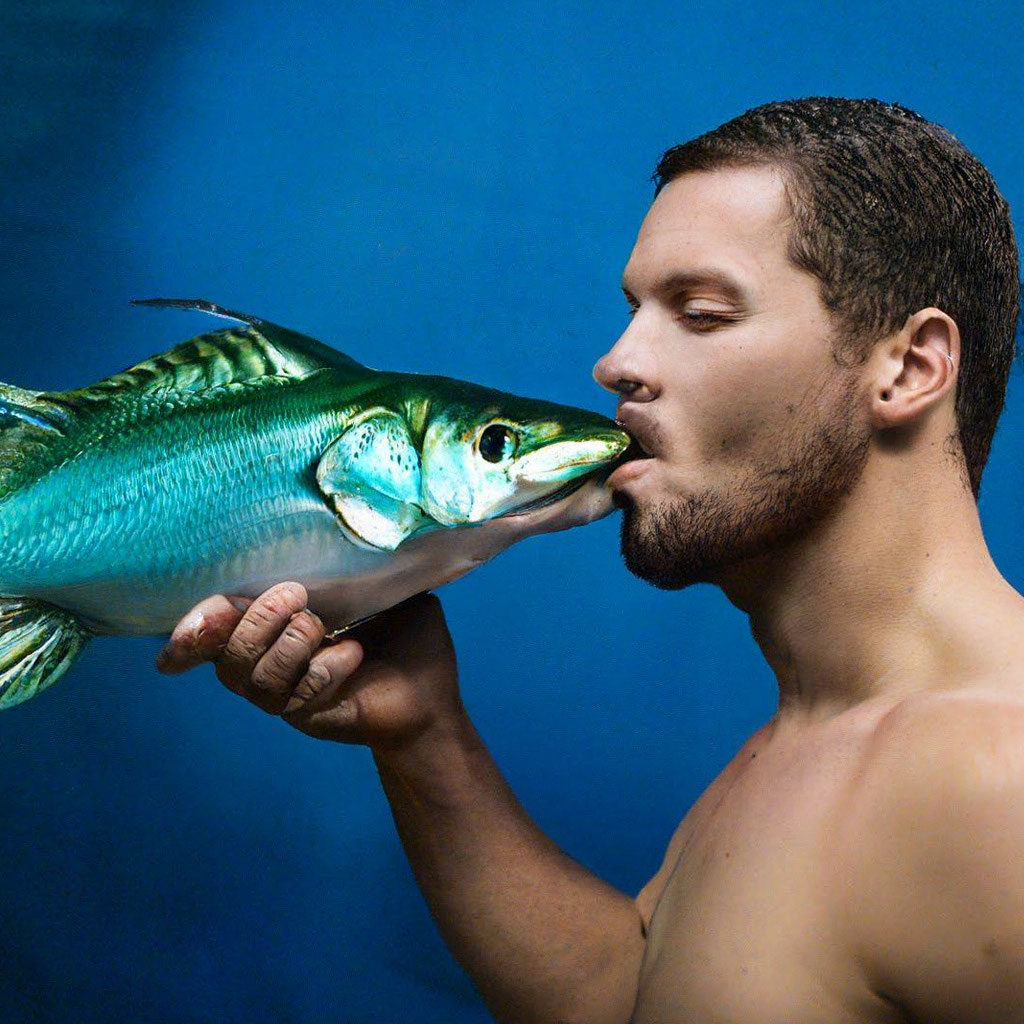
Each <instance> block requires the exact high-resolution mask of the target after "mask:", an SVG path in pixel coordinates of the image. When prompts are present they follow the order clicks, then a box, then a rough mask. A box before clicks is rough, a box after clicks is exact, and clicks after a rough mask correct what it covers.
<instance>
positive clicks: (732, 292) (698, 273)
mask: <svg viewBox="0 0 1024 1024" xmlns="http://www.w3.org/2000/svg"><path fill="white" fill-rule="evenodd" d="M701 285H704V286H706V285H711V286H712V287H714V288H716V289H718V291H720V292H721V293H722V295H723V296H725V298H727V299H728V300H730V301H732V302H736V303H738V304H744V303H746V302H748V301H749V297H748V295H747V292H746V291H745V290H744V289H743V287H742V286H741V285H740V283H739V282H738V281H737V280H736V279H735V278H734V277H732V276H731V275H730V274H727V273H726V272H725V271H724V270H717V269H715V268H713V267H708V268H698V269H696V270H689V271H682V272H679V273H676V274H670V275H669V276H668V277H665V278H662V279H661V280H659V281H656V282H655V283H654V285H653V287H652V288H651V289H650V290H651V291H652V292H653V293H654V294H656V295H668V294H670V293H672V292H679V291H684V290H686V289H690V288H696V287H699V286H701ZM622 291H623V294H625V296H626V298H627V299H632V298H634V297H635V296H634V295H633V292H632V291H631V290H630V287H629V282H628V280H627V279H626V277H625V276H623V278H622Z"/></svg>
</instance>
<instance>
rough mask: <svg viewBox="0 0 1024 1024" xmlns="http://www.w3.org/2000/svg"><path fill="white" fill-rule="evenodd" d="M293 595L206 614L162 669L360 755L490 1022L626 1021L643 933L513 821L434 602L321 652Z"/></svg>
mask: <svg viewBox="0 0 1024 1024" xmlns="http://www.w3.org/2000/svg"><path fill="white" fill-rule="evenodd" d="M305 601H306V594H305V591H304V590H303V589H302V588H301V587H299V586H298V585H296V584H282V585H281V586H279V587H274V588H272V589H271V590H269V591H267V593H266V594H264V595H263V596H262V597H260V598H258V599H257V600H256V601H254V602H253V603H252V604H251V605H250V606H249V607H248V609H247V610H245V611H244V613H243V611H242V610H240V609H238V608H237V607H236V606H235V605H232V604H231V603H229V602H228V601H227V600H226V599H225V598H212V599H210V600H209V601H206V602H203V604H201V605H199V606H198V607H197V609H195V610H194V611H193V612H192V613H190V614H189V615H187V616H186V617H185V618H184V619H183V620H182V624H181V625H180V626H179V627H178V629H177V630H175V633H174V635H173V636H172V639H171V642H170V644H169V645H168V648H167V649H166V651H165V653H164V654H163V655H162V656H161V668H163V669H164V670H165V671H172V672H173V671H183V670H184V669H186V668H189V667H191V666H193V665H195V664H198V663H199V662H200V661H204V660H212V661H214V662H215V664H216V667H217V674H218V677H219V678H220V679H221V681H222V682H224V684H225V685H226V686H227V687H228V688H229V689H231V690H233V691H234V692H236V693H238V694H240V695H242V696H244V697H246V698H247V699H249V700H250V701H252V702H253V703H254V704H256V705H257V706H259V707H261V708H263V709H264V710H266V711H268V712H270V713H274V714H280V715H281V716H282V717H283V718H284V719H285V720H286V721H287V722H288V723H289V724H291V725H293V726H295V727H296V728H298V729H300V730H302V731H304V732H306V733H308V734H310V735H313V736H318V737H321V738H325V739H333V740H338V741H341V742H345V743H363V744H366V745H368V746H370V747H371V749H372V750H373V754H374V758H375V760H376V763H377V767H378V770H379V772H380V777H381V781H382V783H383V785H384V790H385V792H386V794H387V797H388V800H389V801H390V803H391V808H392V812H393V814H394V818H395V823H396V825H397V827H398V832H399V835H400V836H401V839H402V843H403V845H404V847H405V850H406V853H407V855H408V857H409V861H410V864H411V865H412V868H413V871H414V873H415V875H416V878H417V881H418V882H419V885H420V887H421V889H422V890H423V893H424V895H425V897H426V899H427V901H428V903H429V905H430V908H431V911H432V913H433V915H434V919H435V921H436V922H437V924H438V927H439V928H440V930H441V933H442V935H443V936H444V938H445V940H446V942H447V943H448V945H449V947H450V948H451V950H452V952H453V953H454V955H455V957H456V958H457V959H458V960H459V961H460V963H462V965H463V966H464V967H465V968H466V970H467V971H468V973H469V974H470V976H471V977H472V978H473V980H474V982H475V983H476V985H477V987H478V989H479V990H480V992H481V994H482V995H483V997H484V999H485V1000H486V1002H487V1004H488V1006H489V1007H490V1009H491V1011H492V1013H494V1015H495V1016H496V1017H497V1018H498V1019H499V1020H502V1021H509V1022H520V1021H521V1022H523V1024H543V1022H552V1024H554V1022H560V1024H562V1022H564V1024H576V1022H580V1024H582V1022H588V1024H589V1022H593V1024H603V1022H608V1024H612V1022H616V1024H622V1022H625V1021H628V1019H629V1017H630V1014H631V1013H632V1010H633V1005H634V1002H635V999H636V992H637V983H638V978H639V973H640V961H641V957H642V955H643V949H644V934H643V927H642V924H641V919H640V915H639V912H638V911H637V908H636V905H635V904H634V902H633V901H632V900H631V899H630V898H629V897H628V896H626V895H625V894H623V893H620V892H619V891H617V890H616V889H613V888H612V887H611V886H608V885H606V884H605V883H604V882H602V881H601V880H600V879H599V878H597V877H596V876H594V875H593V874H591V873H590V872H589V871H587V870H586V869H584V868H583V867H581V866H580V865H579V864H577V863H576V862H575V861H573V860H572V859H571V858H570V857H568V856H566V855H565V854H564V853H563V852H562V851H561V850H559V849H558V847H557V846H556V845H555V844H554V843H553V842H552V841H551V840H550V839H548V838H547V837H546V836H545V835H544V834H543V833H542V832H541V831H540V830H539V829H538V828H537V826H536V825H535V824H534V823H533V821H532V820H531V819H530V817H529V816H528V815H527V814H526V812H525V811H524V810H523V808H522V807H521V806H520V804H519V802H518V801H517V800H516V798H515V796H514V795H513V793H512V792H511V790H510V789H509V787H508V785H507V784H506V783H505V780H504V779H503V778H502V776H501V774H500V772H499V771H498V768H497V766H496V764H495V763H494V761H493V759H492V758H491V756H490V754H489V753H488V752H487V750H486V748H485V747H484V745H483V743H482V741H481V740H480V737H479V736H478V735H477V733H476V730H475V729H474V728H473V725H472V723H471V722H470V720H469V718H468V716H467V715H466V713H465V710H464V709H463V707H462V702H461V700H460V698H459V693H458V684H457V675H456V667H455V656H454V651H453V649H452V645H451V639H450V637H449V634H448V630H447V627H446V625H445V622H444V615H443V613H442V611H441V606H440V603H439V602H438V601H437V599H436V598H433V597H430V598H423V599H420V600H417V601H414V602H410V603H408V604H406V605H404V606H402V607H400V608H398V609H393V610H392V611H391V612H390V613H386V614H385V615H382V616H379V617H378V618H377V619H375V620H374V621H373V622H372V623H370V624H368V626H367V627H365V628H363V629H362V630H360V631H359V632H358V633H356V634H355V635H356V636H357V637H358V640H356V639H347V640H345V641H343V642H342V643H340V644H337V645H335V646H331V647H324V648H321V647H320V644H321V641H322V639H323V627H322V625H321V624H320V623H319V621H318V620H317V619H316V618H315V616H312V615H311V614H310V613H309V612H307V611H305Z"/></svg>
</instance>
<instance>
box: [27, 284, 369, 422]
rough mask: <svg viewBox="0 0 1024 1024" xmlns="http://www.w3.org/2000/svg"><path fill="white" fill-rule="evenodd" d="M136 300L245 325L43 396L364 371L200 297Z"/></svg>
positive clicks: (69, 398) (310, 342) (97, 395)
mask: <svg viewBox="0 0 1024 1024" xmlns="http://www.w3.org/2000/svg"><path fill="white" fill-rule="evenodd" d="M135 302H136V304H138V305H147V306H164V307H173V308H178V309H196V310H201V311H202V312H205V313H212V314H213V315H215V316H223V317H227V318H229V319H232V320H241V321H242V322H244V323H245V324H246V326H245V327H234V328H228V329H227V330H223V331H215V332H213V333H211V334H201V335H199V337H197V338H192V339H191V340H190V341H186V342H183V343H182V344H181V345H178V346H177V347H175V348H172V349H171V350H170V351H169V352H164V353H163V354H161V355H158V356H153V357H152V358H151V359H147V360H145V361H144V362H141V363H138V364H136V365H135V366H133V367H131V368H130V369H127V370H123V371H122V372H121V373H115V374H114V375H113V376H112V377H107V378H106V379H105V380H101V381H99V382H98V383H96V384H90V385H89V386H88V387H84V388H78V389H76V390H74V391H64V392H61V393H59V394H56V393H54V394H52V395H49V394H47V395H45V396H44V397H45V398H48V399H50V400H56V401H59V402H61V403H62V404H63V403H69V404H72V405H73V404H75V403H77V402H81V401H90V400H95V399H102V398H107V397H110V396H111V395H114V394H117V393H120V392H123V391H150V390H158V389H165V388H167V389H173V390H176V391H199V390H204V389H206V388H210V387H216V386H218V385H224V384H236V383H240V382H242V381H253V380H257V379H259V378H261V377H304V376H306V374H309V373H313V372H314V371H316V370H322V369H324V368H325V367H330V368H334V369H340V370H350V371H357V372H364V373H365V372H367V371H366V368H365V367H363V366H361V365H360V364H359V363H357V362H356V361H355V360H354V359H350V358H349V357H348V356H346V355H343V354H342V353H341V352H338V351H336V350H335V349H332V348H329V347H328V346H327V345H324V344H323V343H322V342H320V341H317V340H316V339H315V338H310V337H307V336H306V335H304V334H299V333H298V331H293V330H290V329H289V328H287V327H281V326H279V325H277V324H273V323H271V322H270V321H269V320H261V319H259V318H258V317H254V316H249V315H248V314H245V313H235V312H232V311H230V310H225V309H222V308H221V307H220V306H217V305H215V304H214V303H212V302H207V301H206V300H204V299H141V300H135Z"/></svg>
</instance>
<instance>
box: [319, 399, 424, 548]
mask: <svg viewBox="0 0 1024 1024" xmlns="http://www.w3.org/2000/svg"><path fill="white" fill-rule="evenodd" d="M316 480H317V484H318V485H319V487H320V491H321V493H322V494H323V495H324V497H325V498H327V500H328V501H329V502H330V504H331V506H332V508H333V509H334V511H335V513H336V515H337V516H338V521H339V522H340V524H341V526H342V527H343V528H344V529H345V530H346V531H347V532H348V534H349V535H350V536H351V537H352V539H353V540H355V541H356V542H357V543H361V544H363V545H365V546H367V547H370V548H376V549H379V550H382V551H393V550H394V549H395V548H397V547H398V545H399V544H401V543H402V541H403V540H405V539H406V538H407V537H410V536H412V534H414V533H417V532H419V531H420V530H422V529H424V528H425V527H428V526H430V525H432V524H433V520H432V519H431V518H430V517H429V516H426V515H424V513H423V510H422V508H421V507H420V501H421V498H420V455H419V452H418V451H417V450H416V446H415V445H414V444H413V442H412V438H411V437H410V435H409V428H408V427H407V426H406V423H405V420H404V419H402V417H401V416H399V415H398V414H397V413H394V412H391V411H390V410H388V409H374V410H371V411H370V412H368V413H367V414H366V415H364V416H363V417H361V418H360V419H359V421H358V422H356V423H354V424H353V425H352V426H350V427H349V428H348V429H347V430H346V431H345V432H344V433H343V434H342V435H341V436H340V437H339V438H338V439H337V440H336V441H334V442H333V443H332V444H331V445H330V447H328V449H327V450H326V451H325V452H324V454H323V456H322V457H321V459H320V463H319V465H318V466H317V471H316Z"/></svg>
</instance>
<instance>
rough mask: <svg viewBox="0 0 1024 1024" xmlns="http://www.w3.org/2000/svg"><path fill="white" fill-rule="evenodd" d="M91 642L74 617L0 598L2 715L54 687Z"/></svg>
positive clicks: (22, 599)
mask: <svg viewBox="0 0 1024 1024" xmlns="http://www.w3.org/2000/svg"><path fill="white" fill-rule="evenodd" d="M91 637H92V633H91V632H90V630H88V629H86V628H85V626H83V625H82V624H81V623H80V622H79V621H78V619H76V618H75V616H74V615H72V614H71V613H70V612H66V611H64V610H63V609H61V608H56V607H54V606H53V605H50V604H46V603H44V602H43V601H36V600H33V599H31V598H25V597H0V711H3V710H5V709H7V708H12V707H14V705H15V704H21V703H22V701H26V700H28V699H29V698H30V697H34V696H35V695H36V694H37V693H41V692H42V691H43V690H45V689H46V688H47V687H49V686H52V685H53V684H54V683H55V682H57V680H58V679H60V677H61V676H62V675H63V674H64V673H65V672H66V671H67V670H68V668H70V667H71V664H72V662H73V661H74V660H75V658H77V657H78V654H79V652H80V651H81V650H82V648H83V647H84V646H85V645H86V643H88V641H89V639H90V638H91Z"/></svg>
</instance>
